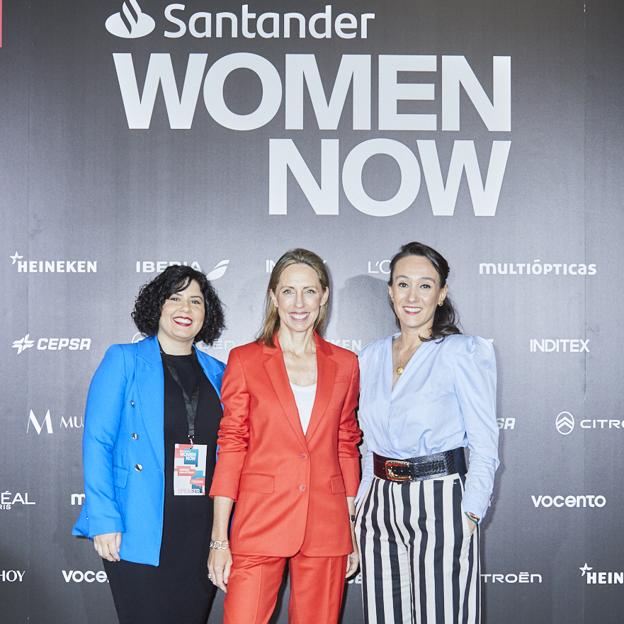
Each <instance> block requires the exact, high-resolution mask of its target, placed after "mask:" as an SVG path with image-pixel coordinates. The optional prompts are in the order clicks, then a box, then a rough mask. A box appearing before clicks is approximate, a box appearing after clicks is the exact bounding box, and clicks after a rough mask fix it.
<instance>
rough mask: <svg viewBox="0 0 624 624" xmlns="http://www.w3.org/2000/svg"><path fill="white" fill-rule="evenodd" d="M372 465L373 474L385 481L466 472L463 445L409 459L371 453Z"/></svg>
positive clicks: (420, 478) (428, 477)
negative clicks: (450, 449)
mask: <svg viewBox="0 0 624 624" xmlns="http://www.w3.org/2000/svg"><path fill="white" fill-rule="evenodd" d="M373 466H374V471H375V476H376V477H379V478H380V479H385V480H386V481H424V480H425V479H434V478H435V477H443V476H445V475H450V474H455V473H459V474H461V475H465V474H466V472H467V468H466V456H465V454H464V449H463V447H462V448H456V449H453V450H452V451H444V452H443V453H435V454H434V455H423V456H422V457H410V458H409V459H391V458H390V457H383V456H382V455H377V453H373Z"/></svg>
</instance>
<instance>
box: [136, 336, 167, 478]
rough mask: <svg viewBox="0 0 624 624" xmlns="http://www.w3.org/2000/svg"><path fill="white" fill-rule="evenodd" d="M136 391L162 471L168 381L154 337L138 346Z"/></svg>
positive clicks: (146, 427)
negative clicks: (166, 385) (166, 384)
mask: <svg viewBox="0 0 624 624" xmlns="http://www.w3.org/2000/svg"><path fill="white" fill-rule="evenodd" d="M135 379H136V387H137V388H138V392H139V410H138V411H139V415H140V417H141V418H142V419H143V424H144V426H145V430H146V431H147V436H148V438H149V440H150V442H151V445H152V448H153V450H154V454H155V455H156V460H157V462H158V465H159V467H160V468H162V469H163V470H164V467H165V424H164V419H165V415H164V410H165V406H164V402H165V378H164V374H163V369H162V360H161V359H160V347H159V345H158V340H157V338H156V337H155V336H152V337H150V338H145V340H142V341H141V342H139V343H138V344H137V361H136V373H135Z"/></svg>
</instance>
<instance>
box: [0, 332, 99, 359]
mask: <svg viewBox="0 0 624 624" xmlns="http://www.w3.org/2000/svg"><path fill="white" fill-rule="evenodd" d="M33 347H34V348H35V349H36V350H37V351H89V349H91V338H65V337H63V338H58V337H49V338H37V339H36V340H33V339H32V338H31V337H30V333H28V334H26V335H25V336H23V337H22V338H18V339H17V340H14V341H13V343H12V344H11V348H12V349H15V350H16V351H17V355H20V354H21V353H24V351H27V350H28V349H32V348H33Z"/></svg>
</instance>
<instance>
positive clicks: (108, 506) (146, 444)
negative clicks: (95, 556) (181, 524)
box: [72, 336, 225, 566]
mask: <svg viewBox="0 0 624 624" xmlns="http://www.w3.org/2000/svg"><path fill="white" fill-rule="evenodd" d="M196 353H197V359H198V361H199V363H200V364H201V367H202V369H203V371H204V373H205V374H206V377H207V378H208V380H209V381H210V383H211V384H212V385H213V386H214V389H215V390H216V391H217V394H218V395H219V397H220V396H221V378H222V376H223V369H224V368H225V365H224V364H223V363H222V362H219V360H215V359H214V358H213V357H210V356H209V355H207V354H205V353H203V352H202V351H199V350H196ZM164 398H165V382H164V375H163V368H162V361H161V357H160V348H159V345H158V340H157V339H156V337H155V336H153V337H151V338H146V339H145V340H142V341H141V342H138V343H136V344H116V345H113V346H111V347H110V348H109V349H108V350H107V351H106V354H105V355H104V359H103V360H102V362H101V363H100V365H99V367H98V369H97V370H96V371H95V374H94V376H93V379H92V380H91V386H90V387H89V394H88V397H87V408H86V413H85V421H84V435H83V443H82V454H83V465H84V482H85V500H84V504H83V506H82V512H81V514H80V517H79V518H78V521H77V522H76V524H75V525H74V528H73V530H72V533H73V535H78V536H81V537H88V538H93V537H94V536H95V535H100V534H101V533H113V532H116V531H120V532H121V533H122V538H121V551H120V557H121V558H122V559H125V560H126V561H134V562H136V563H147V564H150V565H155V566H156V565H158V563H159V559H160V545H161V542H162V529H163V507H164V497H165V471H164V466H165V434H164ZM206 485H207V486H208V484H206Z"/></svg>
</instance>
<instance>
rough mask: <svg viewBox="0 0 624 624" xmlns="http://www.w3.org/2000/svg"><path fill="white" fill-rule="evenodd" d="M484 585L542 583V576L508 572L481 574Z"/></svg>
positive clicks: (533, 573)
mask: <svg viewBox="0 0 624 624" xmlns="http://www.w3.org/2000/svg"><path fill="white" fill-rule="evenodd" d="M481 579H482V580H483V582H484V583H492V584H494V583H506V584H511V585H515V584H516V583H542V582H543V579H542V575H541V574H539V573H537V572H507V573H498V574H481Z"/></svg>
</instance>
